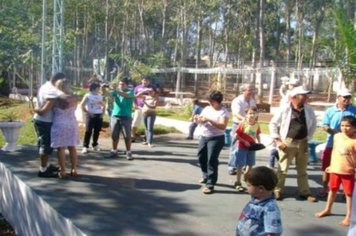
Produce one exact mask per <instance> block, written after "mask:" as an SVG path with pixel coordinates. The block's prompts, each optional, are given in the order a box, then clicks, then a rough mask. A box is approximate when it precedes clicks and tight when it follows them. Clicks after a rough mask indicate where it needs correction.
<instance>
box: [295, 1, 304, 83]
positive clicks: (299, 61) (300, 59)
mask: <svg viewBox="0 0 356 236" xmlns="http://www.w3.org/2000/svg"><path fill="white" fill-rule="evenodd" d="M295 4H296V6H295V11H296V14H295V15H296V16H297V32H298V44H297V48H296V58H295V63H296V65H297V71H298V72H297V74H298V79H299V80H301V79H302V78H301V77H300V74H301V70H302V65H303V46H302V45H303V9H302V6H303V1H302V0H296V2H295Z"/></svg>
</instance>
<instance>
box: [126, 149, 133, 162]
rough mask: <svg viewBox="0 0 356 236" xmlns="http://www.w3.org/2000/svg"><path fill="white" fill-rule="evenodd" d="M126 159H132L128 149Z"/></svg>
mask: <svg viewBox="0 0 356 236" xmlns="http://www.w3.org/2000/svg"><path fill="white" fill-rule="evenodd" d="M126 159H127V160H129V161H131V160H133V157H132V152H130V151H129V152H126Z"/></svg>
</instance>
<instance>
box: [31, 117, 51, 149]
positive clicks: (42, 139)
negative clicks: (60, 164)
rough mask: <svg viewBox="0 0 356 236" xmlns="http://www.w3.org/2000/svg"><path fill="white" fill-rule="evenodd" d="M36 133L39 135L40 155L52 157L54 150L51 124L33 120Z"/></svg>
mask: <svg viewBox="0 0 356 236" xmlns="http://www.w3.org/2000/svg"><path fill="white" fill-rule="evenodd" d="M33 124H34V126H35V131H36V134H37V147H38V152H39V154H40V155H51V153H52V152H53V148H51V127H52V123H51V122H43V121H39V120H33Z"/></svg>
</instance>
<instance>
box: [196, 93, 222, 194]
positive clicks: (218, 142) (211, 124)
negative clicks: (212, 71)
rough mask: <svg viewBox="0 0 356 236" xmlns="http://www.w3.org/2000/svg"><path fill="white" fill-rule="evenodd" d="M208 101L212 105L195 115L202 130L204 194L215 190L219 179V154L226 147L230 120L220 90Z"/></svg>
mask: <svg viewBox="0 0 356 236" xmlns="http://www.w3.org/2000/svg"><path fill="white" fill-rule="evenodd" d="M208 101H209V104H210V105H209V106H207V107H205V108H204V109H203V111H202V112H201V114H200V115H196V116H195V117H194V120H195V121H196V122H197V123H198V124H199V125H200V130H201V137H200V140H199V145H198V160H199V164H200V169H201V171H202V175H203V178H202V179H201V180H200V181H199V182H200V183H202V184H205V187H204V188H203V193H204V194H211V193H213V192H214V185H215V184H216V182H217V180H218V165H219V154H220V151H221V149H222V148H223V147H224V143H225V138H224V137H225V136H224V132H225V128H226V126H227V123H228V121H229V112H228V111H227V109H226V108H225V107H224V106H223V105H222V101H223V94H222V93H221V92H220V91H212V92H211V93H210V94H209V97H208Z"/></svg>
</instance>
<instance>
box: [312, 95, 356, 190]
mask: <svg viewBox="0 0 356 236" xmlns="http://www.w3.org/2000/svg"><path fill="white" fill-rule="evenodd" d="M351 102H352V94H351V92H350V91H349V90H348V89H341V90H339V91H338V92H337V98H336V104H335V105H333V106H332V107H329V108H328V109H327V110H326V111H325V113H324V116H323V121H322V124H321V125H322V128H323V130H324V131H325V132H327V138H326V147H325V149H324V151H323V153H322V154H321V163H322V165H321V169H322V172H323V176H322V182H323V189H322V191H321V192H320V193H319V197H326V196H327V192H328V183H329V175H328V174H327V173H326V172H325V169H326V168H327V167H328V166H329V165H330V159H331V152H332V149H333V137H334V134H336V133H338V132H340V122H341V119H342V117H344V116H349V115H351V116H356V106H354V105H352V104H351Z"/></svg>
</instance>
